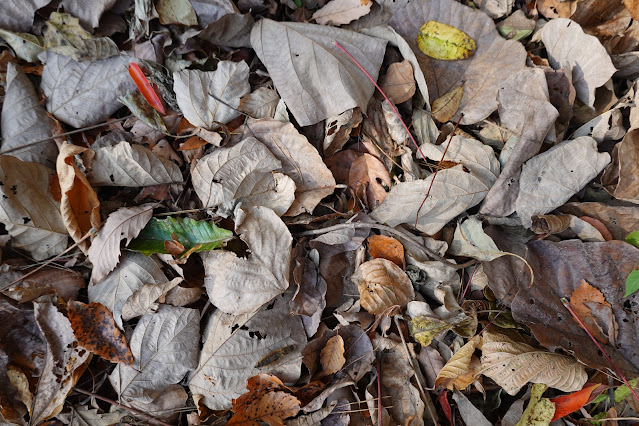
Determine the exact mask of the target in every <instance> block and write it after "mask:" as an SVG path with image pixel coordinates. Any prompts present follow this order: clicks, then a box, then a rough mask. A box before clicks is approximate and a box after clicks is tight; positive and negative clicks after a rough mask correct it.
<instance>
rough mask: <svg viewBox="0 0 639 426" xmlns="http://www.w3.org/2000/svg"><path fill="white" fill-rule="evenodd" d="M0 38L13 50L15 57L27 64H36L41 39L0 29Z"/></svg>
mask: <svg viewBox="0 0 639 426" xmlns="http://www.w3.org/2000/svg"><path fill="white" fill-rule="evenodd" d="M0 37H2V38H3V39H4V41H6V42H7V43H8V44H9V46H11V48H12V49H13V51H14V52H15V54H16V56H17V57H18V58H19V59H22V60H24V61H27V62H38V61H39V59H38V55H39V54H40V53H41V52H42V50H43V48H42V37H37V36H34V35H33V34H30V33H14V32H11V31H7V30H5V29H3V28H0Z"/></svg>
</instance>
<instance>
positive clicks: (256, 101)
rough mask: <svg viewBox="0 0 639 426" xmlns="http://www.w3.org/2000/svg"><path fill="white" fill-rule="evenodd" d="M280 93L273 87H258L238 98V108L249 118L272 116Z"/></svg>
mask: <svg viewBox="0 0 639 426" xmlns="http://www.w3.org/2000/svg"><path fill="white" fill-rule="evenodd" d="M279 102H280V95H278V94H277V92H276V91H275V90H273V89H267V88H266V87H260V88H258V89H257V90H255V91H254V92H251V93H249V94H248V95H246V96H244V97H243V98H242V99H240V106H239V107H238V109H239V110H240V111H242V112H245V113H246V114H248V115H249V117H251V118H273V117H274V116H275V109H276V108H277V104H278V103H279Z"/></svg>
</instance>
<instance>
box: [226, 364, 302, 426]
mask: <svg viewBox="0 0 639 426" xmlns="http://www.w3.org/2000/svg"><path fill="white" fill-rule="evenodd" d="M246 388H247V389H248V392H246V393H245V394H243V395H241V396H240V397H239V398H237V399H234V400H233V412H234V413H235V415H234V416H233V417H232V418H231V419H230V420H229V422H228V423H227V424H229V425H233V424H235V425H239V424H241V425H258V424H259V423H258V421H259V422H264V423H267V424H269V425H283V424H284V422H283V420H284V419H286V418H288V417H292V416H295V415H296V414H297V413H298V412H299V410H300V402H299V400H298V399H297V398H296V397H294V396H293V395H291V394H290V393H289V392H290V391H289V389H288V388H287V387H286V386H284V385H283V384H282V382H281V381H280V379H278V378H277V377H276V376H271V375H268V374H264V373H260V374H258V375H257V376H253V377H251V378H249V379H248V384H247V386H246Z"/></svg>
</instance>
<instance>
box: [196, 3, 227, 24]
mask: <svg viewBox="0 0 639 426" xmlns="http://www.w3.org/2000/svg"><path fill="white" fill-rule="evenodd" d="M191 5H192V6H193V9H194V10H195V13H196V15H197V18H198V20H199V22H200V26H202V27H206V26H208V25H209V24H212V23H214V22H216V21H218V20H219V19H220V18H221V17H223V16H225V15H229V14H234V13H237V12H238V10H237V7H235V5H234V4H233V2H232V1H230V0H191Z"/></svg>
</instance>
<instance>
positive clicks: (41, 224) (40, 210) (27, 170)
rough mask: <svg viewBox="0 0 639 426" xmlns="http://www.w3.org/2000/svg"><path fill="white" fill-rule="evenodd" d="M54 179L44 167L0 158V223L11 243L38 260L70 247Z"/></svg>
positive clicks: (7, 157)
mask: <svg viewBox="0 0 639 426" xmlns="http://www.w3.org/2000/svg"><path fill="white" fill-rule="evenodd" d="M53 175H54V171H53V170H51V169H49V168H47V167H45V166H43V165H42V164H38V163H25V162H23V161H21V160H19V159H17V158H15V157H12V156H9V155H2V156H0V182H2V183H3V184H2V185H0V193H2V197H1V198H0V222H2V223H3V224H4V226H5V229H6V230H7V232H8V233H9V235H10V236H11V241H12V243H13V244H14V245H15V246H16V247H18V248H22V249H24V250H27V251H28V252H29V253H31V255H32V256H33V257H34V259H36V260H43V259H46V258H47V257H50V256H54V255H56V254H60V253H62V252H63V251H64V249H65V248H66V247H67V240H68V234H67V229H66V227H65V225H64V222H63V220H62V216H61V215H60V203H59V202H57V201H55V200H54V199H53V196H52V195H51V192H50V191H49V182H50V180H51V179H52V177H53Z"/></svg>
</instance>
